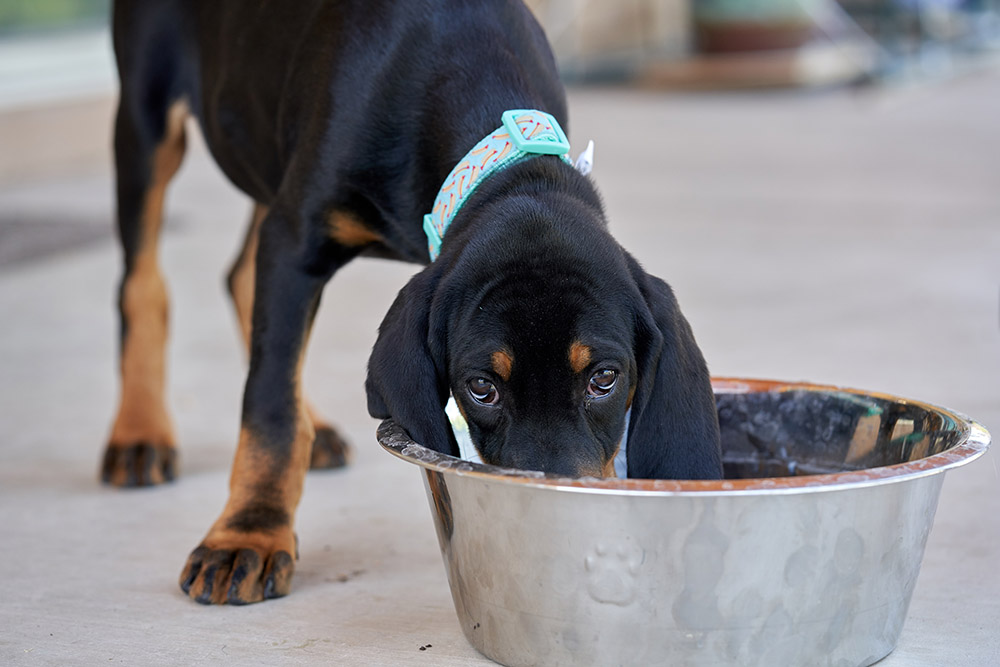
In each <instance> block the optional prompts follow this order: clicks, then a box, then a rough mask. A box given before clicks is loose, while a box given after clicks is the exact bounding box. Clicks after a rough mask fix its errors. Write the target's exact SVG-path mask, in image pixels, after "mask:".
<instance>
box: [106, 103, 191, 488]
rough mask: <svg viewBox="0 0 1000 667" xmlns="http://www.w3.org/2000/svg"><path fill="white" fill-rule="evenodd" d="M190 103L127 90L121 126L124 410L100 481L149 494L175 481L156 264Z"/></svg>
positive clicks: (163, 301)
mask: <svg viewBox="0 0 1000 667" xmlns="http://www.w3.org/2000/svg"><path fill="white" fill-rule="evenodd" d="M187 115H188V112H187V107H186V105H185V103H184V102H183V101H181V100H175V101H173V102H172V103H168V102H167V100H166V99H163V100H162V106H159V105H153V104H140V103H139V102H138V101H137V99H136V96H132V95H129V93H128V91H127V90H125V89H124V88H123V92H122V97H121V102H120V103H119V108H118V115H117V119H116V123H115V168H116V176H117V190H118V232H119V238H120V241H121V245H122V251H123V257H124V263H125V271H124V275H123V277H122V281H121V287H120V293H119V312H120V317H121V339H120V348H119V354H120V371H121V402H120V405H119V408H118V414H117V416H116V417H115V420H114V424H113V426H112V429H111V436H110V438H109V442H108V446H107V449H106V450H105V455H104V463H103V466H102V470H101V477H102V479H103V480H104V481H105V482H106V483H108V484H112V485H115V486H148V485H153V484H160V483H162V482H166V481H170V480H172V479H173V477H174V466H175V458H176V454H175V439H174V430H173V425H172V424H171V421H170V417H169V415H168V413H167V406H166V400H165V396H164V389H165V386H164V385H165V366H166V360H165V348H166V341H167V290H166V285H165V283H164V280H163V276H162V273H161V272H160V267H159V263H158V260H157V246H158V240H159V234H160V227H161V225H162V219H163V199H164V195H165V193H166V189H167V184H168V183H169V182H170V179H171V178H172V177H173V175H174V174H175V173H176V172H177V169H178V168H179V167H180V164H181V160H182V158H183V156H184V148H185V136H184V120H185V119H186V118H187Z"/></svg>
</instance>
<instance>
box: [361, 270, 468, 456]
mask: <svg viewBox="0 0 1000 667" xmlns="http://www.w3.org/2000/svg"><path fill="white" fill-rule="evenodd" d="M439 273H440V267H438V266H436V265H432V266H430V267H428V268H426V269H424V270H423V271H421V272H420V273H418V274H417V275H415V276H414V277H413V278H411V279H410V282H409V283H407V284H406V286H405V287H404V288H403V289H402V290H400V292H399V294H398V295H397V296H396V300H395V301H394V302H393V304H392V307H391V308H389V312H388V313H386V315H385V319H383V320H382V326H380V327H379V335H378V339H377V340H376V341H375V346H374V348H373V349H372V354H371V358H370V359H369V360H368V379H367V380H366V381H365V389H366V390H367V392H368V413H369V414H371V416H372V417H376V418H378V419H386V418H389V417H391V418H392V419H393V420H395V421H396V423H397V424H399V425H400V426H402V427H403V428H404V429H405V430H406V432H407V433H409V435H410V437H411V438H412V439H413V440H414V441H415V442H417V443H419V444H421V445H423V446H424V447H428V448H430V449H433V450H434V451H437V452H441V453H443V454H451V455H452V456H458V444H457V443H456V441H455V436H454V434H453V433H452V430H451V425H450V424H449V422H448V418H447V416H446V415H445V412H444V408H445V404H446V403H447V402H448V394H449V388H448V380H447V377H448V376H447V364H446V360H445V350H444V336H443V332H436V331H434V330H433V325H432V323H431V304H432V302H433V299H434V291H435V287H436V285H437V283H438V275H439Z"/></svg>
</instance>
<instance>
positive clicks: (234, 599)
mask: <svg viewBox="0 0 1000 667" xmlns="http://www.w3.org/2000/svg"><path fill="white" fill-rule="evenodd" d="M294 572H295V561H294V559H293V558H292V556H291V554H289V553H288V552H287V551H284V550H279V551H275V552H273V553H271V554H269V555H267V556H266V557H264V556H262V555H261V553H260V552H259V551H258V550H257V549H252V548H239V549H211V548H209V547H207V546H204V545H202V546H199V547H198V548H197V549H195V550H194V551H192V552H191V555H190V556H189V557H188V561H187V564H186V565H185V566H184V570H183V572H181V576H180V586H181V590H183V591H184V592H185V593H187V595H188V597H190V598H191V599H193V600H194V601H195V602H198V603H200V604H227V603H228V604H232V605H245V604H251V603H254V602H261V601H262V600H270V599H273V598H279V597H283V596H285V595H288V593H289V591H290V590H291V583H292V575H293V574H294Z"/></svg>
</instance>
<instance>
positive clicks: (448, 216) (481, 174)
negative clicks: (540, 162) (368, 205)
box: [424, 109, 572, 261]
mask: <svg viewBox="0 0 1000 667" xmlns="http://www.w3.org/2000/svg"><path fill="white" fill-rule="evenodd" d="M502 121H503V124H502V125H501V126H500V127H499V128H497V129H496V130H494V131H493V132H491V133H490V134H489V135H487V136H486V138H484V139H483V140H482V141H480V142H479V143H478V144H476V145H475V147H474V148H473V149H472V150H471V151H469V152H468V153H466V154H465V157H463V158H462V159H461V160H459V162H458V164H457V165H455V168H454V169H452V170H451V173H449V174H448V178H446V179H445V180H444V185H442V186H441V189H440V190H439V191H438V195H437V198H436V199H435V200H434V208H433V209H432V210H431V212H430V213H428V214H427V215H425V216H424V232H425V233H426V234H427V247H428V250H429V251H430V255H431V261H434V260H435V259H437V256H438V255H439V254H440V253H441V240H442V239H443V238H444V233H445V231H447V229H448V226H449V225H451V222H452V220H454V219H455V215H456V214H457V213H458V211H459V209H461V208H462V205H463V204H465V202H466V200H468V198H469V196H470V195H471V194H472V193H473V192H475V190H476V187H478V186H479V184H480V183H482V182H483V181H484V180H485V179H486V177H487V176H489V175H490V174H493V173H495V172H497V171H499V170H501V169H503V168H504V167H507V166H510V165H512V164H514V163H515V162H520V161H521V160H524V159H526V158H529V157H533V156H535V155H558V156H560V157H561V158H562V159H563V160H564V161H565V162H567V163H569V164H572V162H571V161H570V159H569V157H568V156H567V153H569V141H567V140H566V134H565V133H564V132H563V131H562V128H561V127H559V123H558V122H557V121H556V119H555V118H553V117H552V116H551V115H549V114H547V113H545V112H544V111H537V110H535V109H512V110H510V111H505V112H504V114H503V116H502Z"/></svg>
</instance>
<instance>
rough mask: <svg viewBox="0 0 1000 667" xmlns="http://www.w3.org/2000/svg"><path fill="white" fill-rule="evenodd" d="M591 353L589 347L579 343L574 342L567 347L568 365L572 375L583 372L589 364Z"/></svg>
mask: <svg viewBox="0 0 1000 667" xmlns="http://www.w3.org/2000/svg"><path fill="white" fill-rule="evenodd" d="M591 356H592V353H591V350H590V348H589V347H587V346H586V345H584V344H583V343H581V342H580V341H574V342H573V344H572V345H570V346H569V365H570V368H572V369H573V372H574V373H579V372H581V371H583V369H585V368H586V367H587V366H588V365H589V364H590V359H591Z"/></svg>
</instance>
